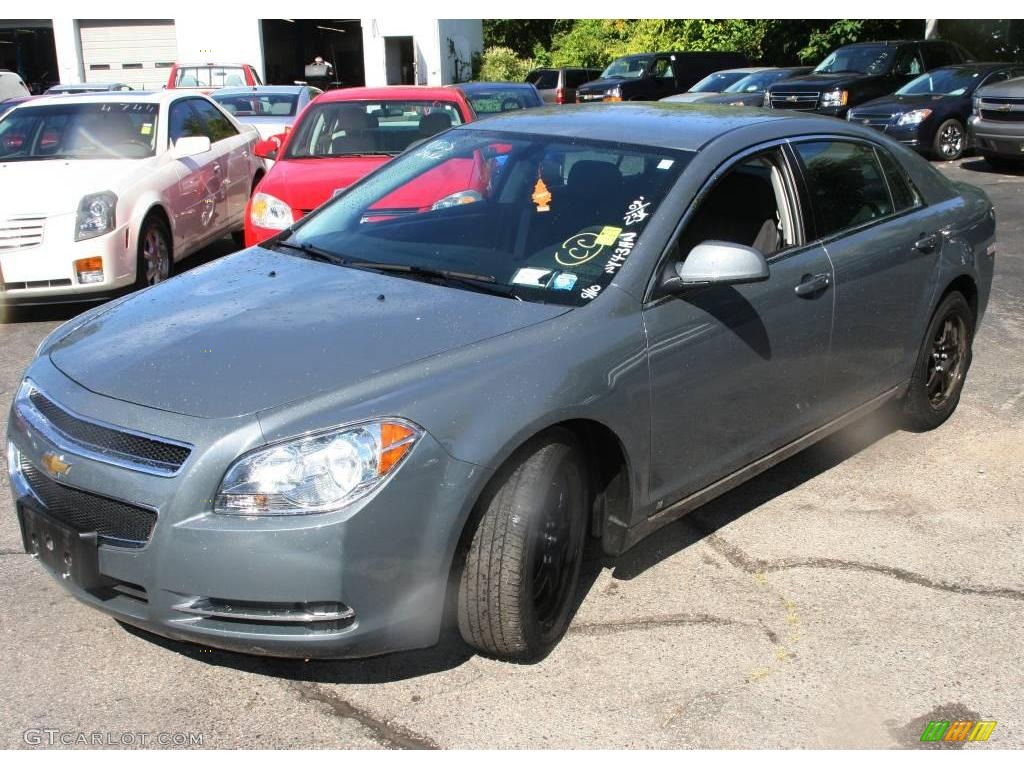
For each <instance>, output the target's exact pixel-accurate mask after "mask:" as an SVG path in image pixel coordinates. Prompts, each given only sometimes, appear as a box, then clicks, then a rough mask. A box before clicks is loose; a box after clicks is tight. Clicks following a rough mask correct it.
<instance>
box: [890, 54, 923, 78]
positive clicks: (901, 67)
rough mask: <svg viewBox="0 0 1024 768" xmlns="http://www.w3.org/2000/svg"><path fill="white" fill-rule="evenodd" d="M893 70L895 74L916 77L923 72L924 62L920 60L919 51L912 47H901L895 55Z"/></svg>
mask: <svg viewBox="0 0 1024 768" xmlns="http://www.w3.org/2000/svg"><path fill="white" fill-rule="evenodd" d="M893 71H894V72H895V73H896V74H897V75H907V76H913V77H916V76H917V75H920V74H921V73H922V72H924V64H923V62H922V61H921V53H920V52H919V51H918V50H917V48H916V47H914V48H903V49H901V50H900V52H899V54H898V55H897V56H896V65H895V67H894V68H893Z"/></svg>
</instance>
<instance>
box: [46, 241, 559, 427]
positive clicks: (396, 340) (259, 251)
mask: <svg viewBox="0 0 1024 768" xmlns="http://www.w3.org/2000/svg"><path fill="white" fill-rule="evenodd" d="M367 255H369V254H367ZM567 311H569V308H567V307H563V306H556V305H550V304H536V303H531V302H522V301H513V300H510V299H506V298H502V297H499V296H488V295H484V294H479V293H473V292H470V291H465V290H460V289H458V288H451V287H448V286H444V285H434V284H430V283H423V282H418V281H414V280H409V279H406V278H401V277H395V276H391V275H383V274H379V273H375V272H368V271H362V270H356V269H350V268H347V267H339V266H335V265H333V264H324V263H321V262H315V261H310V260H307V259H305V258H302V257H299V256H293V255H290V254H285V253H278V252H275V251H270V250H266V249H263V248H250V249H248V250H246V251H242V252H240V253H237V254H234V255H232V256H229V257H226V258H223V259H219V260H217V261H215V262H212V263H210V264H208V265H205V266H203V267H199V268H197V269H194V270H191V271H190V272H186V273H184V274H183V275H181V276H179V277H176V278H174V279H173V280H170V281H168V282H166V283H163V284H161V285H158V286H155V287H154V288H151V289H149V290H145V291H142V292H140V293H138V294H135V295H134V296H132V297H131V298H129V299H127V300H125V301H123V302H122V303H120V304H118V305H117V306H115V307H114V308H113V309H111V310H110V311H108V312H103V313H99V314H97V315H96V316H95V317H93V318H92V319H90V320H88V321H86V322H85V323H83V324H81V325H78V326H76V327H74V328H73V329H72V330H71V331H70V332H69V333H68V334H67V335H66V336H64V337H62V338H60V339H58V340H56V341H55V342H54V343H53V344H52V345H51V346H50V347H49V348H48V350H46V354H48V355H49V357H50V360H51V361H52V362H53V364H54V365H56V366H57V368H59V369H60V370H61V371H62V372H63V373H64V374H65V375H67V376H68V377H70V378H71V379H73V380H74V381H76V382H78V383H79V384H81V385H82V386H83V387H85V388H86V389H89V390H91V391H93V392H96V393H98V394H101V395H105V396H107V397H113V398H117V399H119V400H124V401H127V402H131V403H137V404H139V405H144V406H149V407H151V408H159V409H161V410H165V411H172V412H174V413H182V414H187V415H191V416H197V417H202V418H226V417H229V416H238V415H242V414H247V413H253V412H256V411H261V410H266V409H268V408H272V407H275V406H280V405H284V404H286V403H290V402H293V401H296V400H302V399H305V398H308V397H311V396H313V395H315V394H317V393H319V392H323V391H325V390H328V389H332V390H339V389H342V388H344V387H346V386H349V385H353V384H356V383H358V382H360V381H363V380H365V379H367V378H369V377H372V376H374V375H376V374H380V373H383V372H385V371H390V370H393V369H396V368H399V367H401V366H404V365H407V364H410V363H413V362H415V361H417V360H422V359H424V358H427V357H431V356H434V355H438V354H441V353H444V352H446V351H449V350H453V349H456V348H459V347H465V346H467V345H470V344H474V343H476V342H479V341H483V340H485V339H488V338H492V337H494V336H498V335H501V334H505V333H509V332H511V331H515V330H518V329H520V328H525V327H526V326H529V325H533V324H535V323H538V322H541V321H544V320H548V319H550V318H553V317H556V316H558V315H560V314H564V313H565V312H567Z"/></svg>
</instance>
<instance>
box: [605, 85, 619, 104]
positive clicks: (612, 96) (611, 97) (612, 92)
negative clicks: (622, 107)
mask: <svg viewBox="0 0 1024 768" xmlns="http://www.w3.org/2000/svg"><path fill="white" fill-rule="evenodd" d="M604 100H605V101H622V86H621V85H616V86H615V87H614V88H609V89H608V90H607V91H605V92H604Z"/></svg>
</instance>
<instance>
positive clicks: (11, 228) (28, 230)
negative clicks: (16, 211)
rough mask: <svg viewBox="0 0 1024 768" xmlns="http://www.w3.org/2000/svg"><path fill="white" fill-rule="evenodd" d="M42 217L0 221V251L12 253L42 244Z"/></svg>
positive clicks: (22, 217)
mask: <svg viewBox="0 0 1024 768" xmlns="http://www.w3.org/2000/svg"><path fill="white" fill-rule="evenodd" d="M45 223H46V218H45V217H42V216H16V217H14V218H12V219H7V220H6V221H0V251H13V250H15V249H17V248H32V247H34V246H37V245H39V244H40V243H41V242H43V224H45Z"/></svg>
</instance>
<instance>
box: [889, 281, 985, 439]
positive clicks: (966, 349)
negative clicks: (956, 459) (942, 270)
mask: <svg viewBox="0 0 1024 768" xmlns="http://www.w3.org/2000/svg"><path fill="white" fill-rule="evenodd" d="M973 341H974V313H973V312H972V311H971V307H970V305H969V304H968V303H967V299H965V298H964V295H963V294H962V293H960V292H959V291H953V292H951V293H949V294H948V295H947V296H946V297H945V298H944V299H943V300H942V301H941V302H940V303H939V306H938V307H937V308H936V310H935V314H934V315H932V319H931V321H930V322H929V323H928V330H927V331H926V332H925V335H924V340H923V341H922V343H921V350H920V352H919V353H918V356H917V362H916V363H915V364H914V373H913V374H912V375H911V377H910V386H909V388H908V390H907V393H906V395H905V397H904V401H903V416H904V421H905V426H906V428H907V429H909V430H910V431H913V432H925V431H927V430H929V429H935V428H936V427H937V426H939V425H940V424H942V423H943V422H944V421H945V420H946V419H948V418H949V417H950V416H951V415H952V413H953V411H955V410H956V406H957V404H958V403H959V402H960V393H961V392H962V391H963V387H964V380H965V378H966V377H967V370H968V369H969V368H970V367H971V344H972V343H973Z"/></svg>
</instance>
